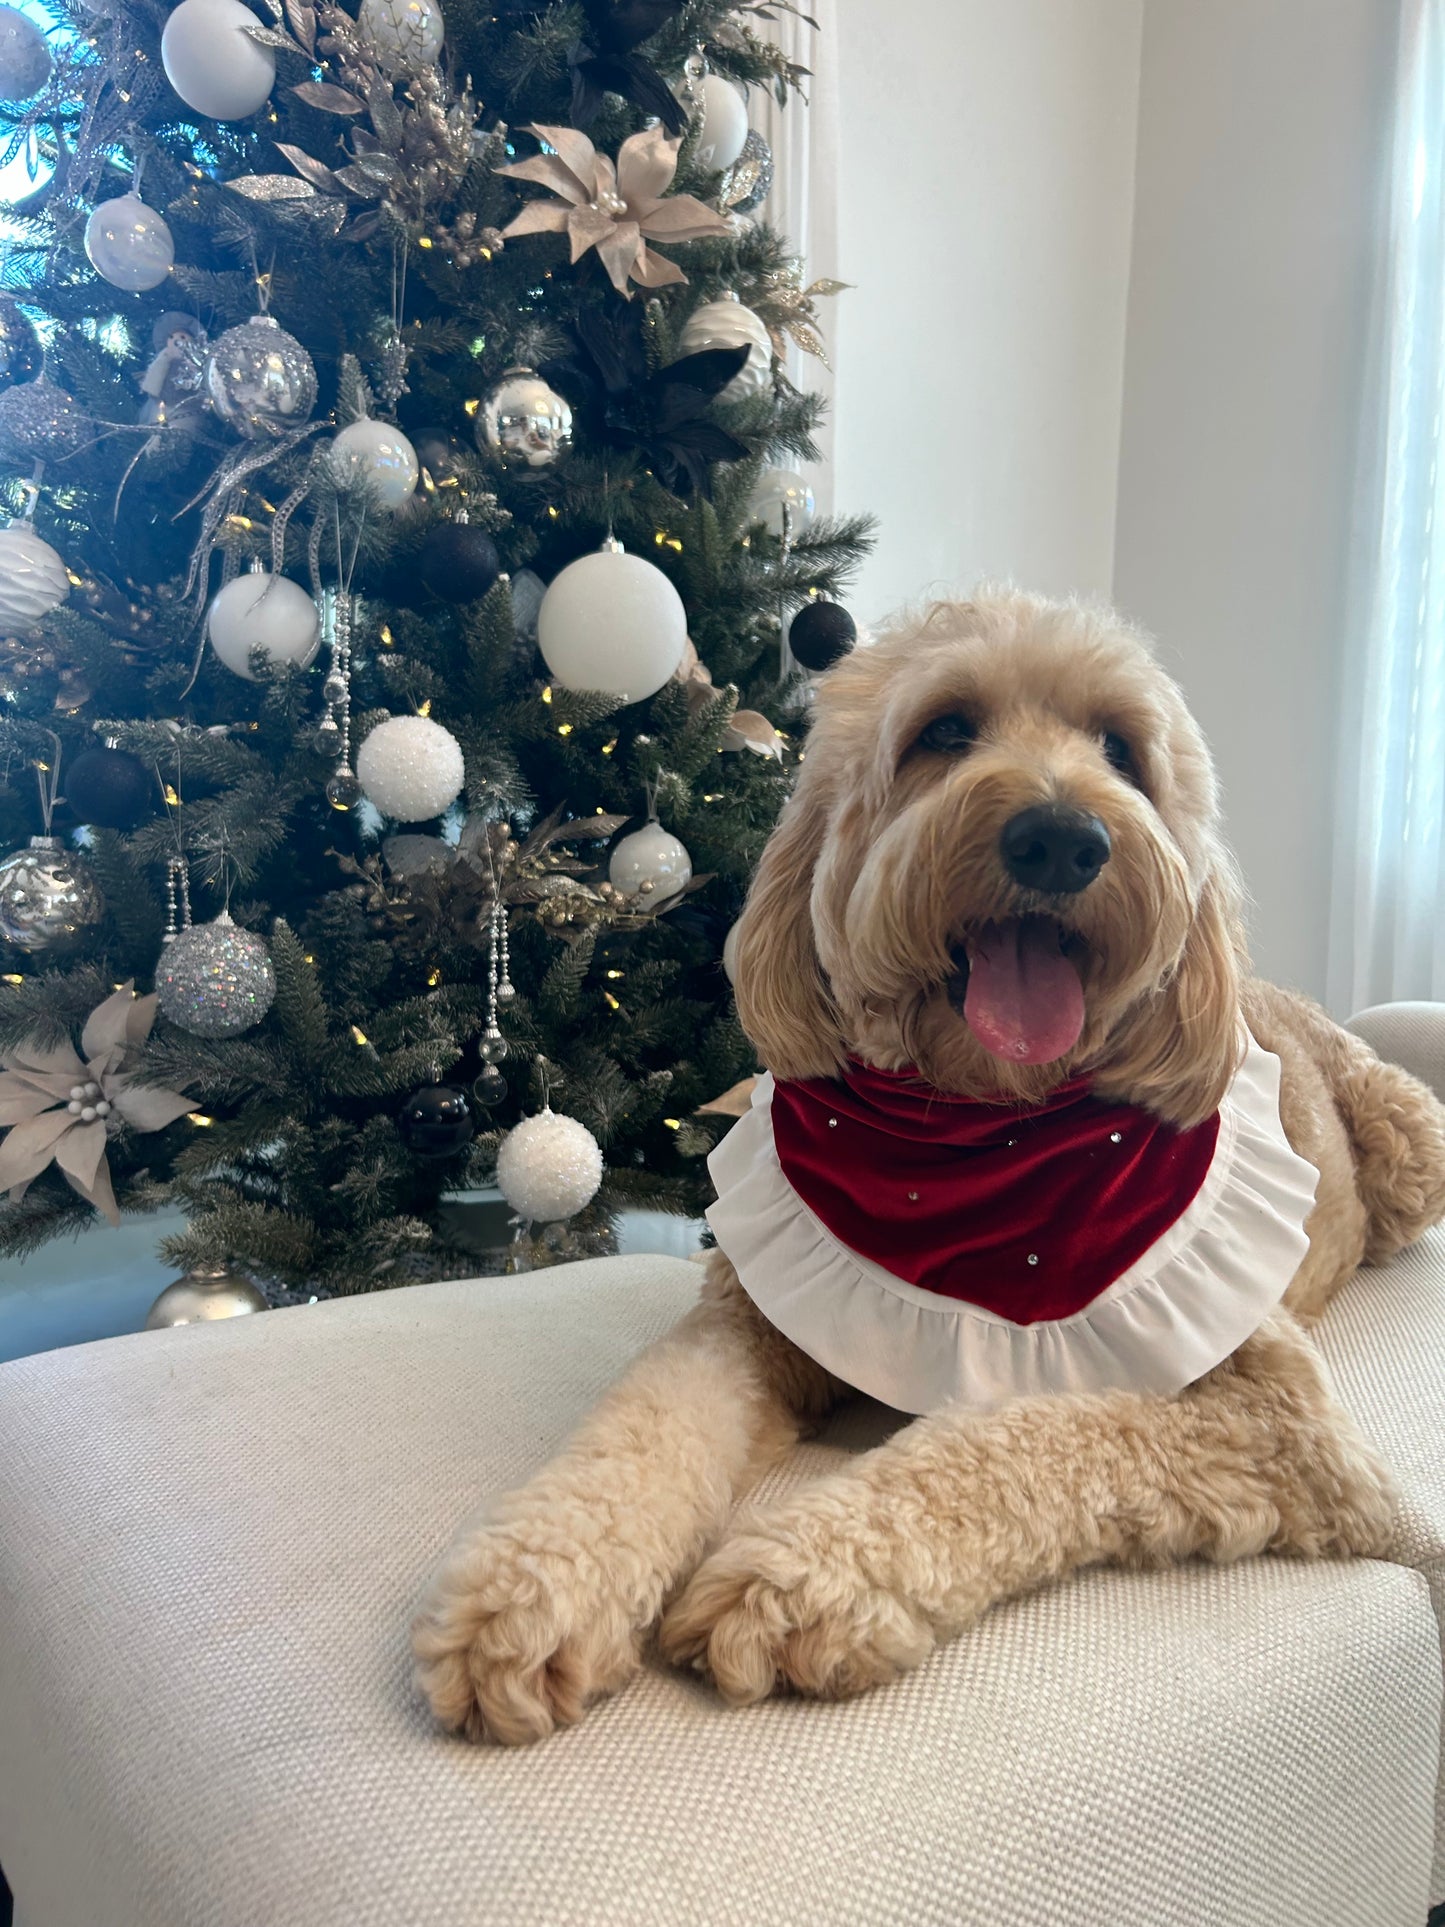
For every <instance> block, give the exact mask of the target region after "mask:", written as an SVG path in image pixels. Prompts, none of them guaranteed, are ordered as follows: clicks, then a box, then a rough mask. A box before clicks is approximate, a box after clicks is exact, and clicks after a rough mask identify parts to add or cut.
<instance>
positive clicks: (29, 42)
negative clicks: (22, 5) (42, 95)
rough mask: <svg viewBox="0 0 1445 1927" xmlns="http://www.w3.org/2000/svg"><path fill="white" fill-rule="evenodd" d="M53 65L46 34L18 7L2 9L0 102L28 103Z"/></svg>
mask: <svg viewBox="0 0 1445 1927" xmlns="http://www.w3.org/2000/svg"><path fill="white" fill-rule="evenodd" d="M53 64H54V63H53V62H52V60H51V57H50V49H49V47H48V46H47V45H46V44H45V35H44V34H43V33H42V32H41V31H40V28H39V27H38V26H37V25H36V24H35V22H34V21H33V20H31V19H29V18H27V16H26V15H25V14H23V13H21V11H20V10H19V8H18V7H0V100H29V99H30V97H31V96H32V95H33V94H38V93H39V92H40V89H41V88H42V87H43V86H44V85H45V83H46V81H47V80H49V78H50V69H51V67H52V65H53Z"/></svg>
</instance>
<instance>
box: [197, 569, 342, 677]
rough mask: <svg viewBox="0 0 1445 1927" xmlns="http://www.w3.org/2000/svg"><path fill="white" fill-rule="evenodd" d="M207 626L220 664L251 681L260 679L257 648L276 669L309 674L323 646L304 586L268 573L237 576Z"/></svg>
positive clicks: (259, 571)
mask: <svg viewBox="0 0 1445 1927" xmlns="http://www.w3.org/2000/svg"><path fill="white" fill-rule="evenodd" d="M206 627H207V631H208V633H209V635H210V638H211V647H212V648H213V649H214V650H215V652H216V654H217V655H218V656H219V657H220V659H221V661H222V662H223V663H224V664H225V665H226V667H227V668H228V669H230V670H232V671H233V672H234V673H235V674H236V675H238V676H244V677H245V679H246V681H247V682H255V680H256V672H255V671H254V670H253V669H252V667H251V651H252V650H253V649H259V650H260V651H261V652H262V653H263V654H264V655H265V657H266V660H267V661H268V663H269V664H270V665H271V667H272V668H273V669H279V668H281V667H282V666H283V664H287V663H294V665H295V666H296V668H298V669H309V668H310V666H311V664H312V663H313V662H314V661H315V660H316V651H317V650H318V649H319V648H320V647H321V621H320V617H319V616H318V615H317V613H316V604H315V603H314V602H313V601H312V599H311V597H310V596H309V595H307V593H306V591H305V590H304V589H303V588H302V587H301V585H300V583H299V582H292V581H291V580H290V579H289V577H287V576H284V575H272V574H271V572H270V571H269V570H268V569H253V570H251V571H249V572H248V573H247V574H245V575H238V576H237V577H236V578H235V579H234V580H233V581H231V582H228V583H227V584H226V586H225V588H224V589H221V590H219V591H218V592H217V594H216V597H215V600H214V601H213V602H212V603H211V613H210V615H209V617H208V618H207V624H206Z"/></svg>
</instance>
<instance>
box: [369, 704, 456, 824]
mask: <svg viewBox="0 0 1445 1927" xmlns="http://www.w3.org/2000/svg"><path fill="white" fill-rule="evenodd" d="M356 774H357V776H358V778H359V779H360V782H361V787H362V788H363V789H364V790H365V791H366V794H367V797H368V799H369V800H370V801H371V802H372V803H374V804H375V805H376V807H377V809H379V810H380V811H381V813H382V815H383V816H394V817H395V818H396V819H397V821H398V822H399V823H424V822H425V821H426V819H427V818H428V817H431V816H440V815H441V813H442V811H443V810H444V809H446V808H447V806H448V805H449V804H451V803H454V802H455V801H456V799H457V797H458V796H459V795H460V794H461V789H462V784H463V783H464V782H465V781H466V774H467V769H466V763H465V762H464V760H463V758H462V746H461V744H460V743H459V742H458V741H457V739H456V737H455V736H453V735H452V733H451V731H450V730H449V729H443V728H442V726H441V724H440V723H434V722H432V721H431V719H430V717H427V716H392V717H391V718H389V720H388V721H386V722H384V723H378V724H377V726H376V728H375V729H374V730H372V732H371V734H370V735H369V736H368V737H367V739H366V741H365V742H364V743H363V744H362V745H361V748H360V750H358V752H357V756H356Z"/></svg>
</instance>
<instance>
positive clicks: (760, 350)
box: [677, 300, 773, 401]
mask: <svg viewBox="0 0 1445 1927" xmlns="http://www.w3.org/2000/svg"><path fill="white" fill-rule="evenodd" d="M744 346H746V348H747V350H748V358H747V360H746V361H745V362H744V363H743V365H742V367H741V368H740V369H739V370H738V372H737V373H736V374H735V375H734V376H733V378H732V380H731V381H730V382H729V383H728V384H727V386H726V387H725V388H723V389H720V390H719V399H720V400H722V401H746V400H747V399H748V398H749V396H751V395H760V394H762V392H763V390H764V389H765V388H766V387H767V385H768V382H769V381H770V379H771V378H772V372H773V338H772V336H771V335H770V334H769V333H768V330H767V326H766V324H765V323H764V322H763V321H762V320H761V319H760V318H759V317H758V316H757V315H755V314H754V313H753V311H752V309H751V308H745V307H744V306H743V304H742V302H741V301H728V300H722V301H704V302H703V303H702V305H701V307H698V308H694V309H693V311H692V313H691V314H690V315H689V316H688V318H687V320H686V321H684V322H683V324H682V333H681V334H680V335H679V336H678V339H677V355H678V359H679V361H680V360H681V359H682V357H683V356H684V355H696V354H701V352H702V351H703V349H704V348H742V347H744Z"/></svg>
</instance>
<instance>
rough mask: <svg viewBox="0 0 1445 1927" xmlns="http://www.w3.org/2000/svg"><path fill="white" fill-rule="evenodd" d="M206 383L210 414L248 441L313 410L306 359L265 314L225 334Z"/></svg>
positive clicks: (311, 371) (312, 374)
mask: <svg viewBox="0 0 1445 1927" xmlns="http://www.w3.org/2000/svg"><path fill="white" fill-rule="evenodd" d="M205 379H206V395H207V398H208V399H209V401H210V404H211V406H212V408H214V409H215V411H216V413H217V414H218V415H219V416H220V418H221V420H222V421H223V422H225V423H227V424H228V426H230V427H231V428H234V429H235V431H236V433H237V434H238V435H244V436H245V437H246V439H247V441H252V442H255V441H263V440H264V439H265V438H266V437H267V436H268V435H284V434H286V433H287V431H288V430H290V429H293V428H300V427H301V426H302V425H303V424H304V423H305V422H306V421H307V420H308V419H309V417H310V414H311V411H312V409H313V408H314V407H315V406H316V369H315V367H314V366H313V365H312V361H311V357H310V355H308V354H307V352H306V350H305V349H304V348H303V347H302V346H301V343H300V342H299V341H298V340H297V339H296V337H295V336H294V335H288V334H287V332H286V330H285V329H284V328H283V327H282V326H281V325H280V323H279V322H277V321H276V320H274V319H273V317H272V316H270V315H268V314H261V315H257V316H256V317H255V319H254V320H252V321H244V322H242V323H241V325H240V327H238V328H227V330H226V332H225V333H224V334H223V335H222V336H221V338H220V340H219V341H217V342H215V343H214V344H213V346H212V348H211V351H210V353H209V354H208V355H207V357H206V377H205ZM3 400H4V397H3V396H0V401H3Z"/></svg>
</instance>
